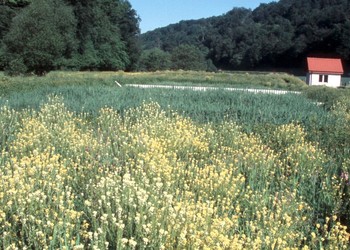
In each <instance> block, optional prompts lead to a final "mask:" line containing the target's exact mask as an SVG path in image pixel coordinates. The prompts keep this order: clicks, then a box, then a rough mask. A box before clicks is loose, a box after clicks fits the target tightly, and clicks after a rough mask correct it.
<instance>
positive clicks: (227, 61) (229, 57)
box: [141, 0, 350, 70]
mask: <svg viewBox="0 0 350 250" xmlns="http://www.w3.org/2000/svg"><path fill="white" fill-rule="evenodd" d="M141 40H142V46H143V50H144V53H143V56H144V57H146V59H144V60H145V61H147V57H148V60H150V57H151V55H152V56H154V54H158V55H159V57H160V58H162V57H164V53H170V54H171V53H172V52H173V51H176V50H178V48H179V46H184V45H188V46H191V51H192V52H194V51H197V52H198V51H200V52H201V53H202V57H201V59H202V61H201V64H202V65H207V67H208V68H207V69H208V70H210V69H213V68H214V67H216V68H220V69H230V70H232V69H257V68H259V69H264V68H265V69H272V68H281V67H283V68H299V69H300V68H303V67H304V66H305V57H306V56H326V57H335V56H336V57H341V58H342V59H343V61H344V62H345V64H348V63H349V62H350V1H348V0H318V1H314V0H280V1H278V2H272V3H269V4H261V5H260V6H259V7H258V8H256V9H255V10H250V9H245V8H234V9H232V10H231V11H229V12H228V13H226V14H225V15H222V16H217V17H211V18H205V19H200V20H191V21H181V22H179V23H177V24H173V25H169V26H167V27H164V28H159V29H156V30H154V31H150V32H147V33H145V34H142V35H141ZM187 49H189V48H187ZM153 61H154V62H158V61H157V60H156V59H153ZM157 67H164V64H161V63H159V64H158V65H154V64H153V65H152V68H151V69H152V70H154V69H156V68H157Z"/></svg>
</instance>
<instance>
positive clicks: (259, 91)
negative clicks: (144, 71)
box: [125, 84, 301, 95]
mask: <svg viewBox="0 0 350 250" xmlns="http://www.w3.org/2000/svg"><path fill="white" fill-rule="evenodd" d="M125 86H126V87H134V88H144V89H149V88H162V89H176V90H193V91H211V90H226V91H242V92H251V93H255V94H275V95H285V94H297V95H298V94H300V93H301V92H298V91H288V90H274V89H245V88H220V87H200V86H176V85H149V84H126V85H125Z"/></svg>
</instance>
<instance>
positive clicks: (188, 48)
mask: <svg viewBox="0 0 350 250" xmlns="http://www.w3.org/2000/svg"><path fill="white" fill-rule="evenodd" d="M171 65H172V69H175V70H179V69H182V70H206V67H207V65H206V61H205V58H204V55H203V54H202V52H201V51H200V50H199V49H198V48H196V47H195V46H193V45H186V44H184V45H180V46H178V47H176V48H174V50H173V51H172V52H171Z"/></svg>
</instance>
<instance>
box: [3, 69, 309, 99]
mask: <svg viewBox="0 0 350 250" xmlns="http://www.w3.org/2000/svg"><path fill="white" fill-rule="evenodd" d="M115 81H118V82H119V83H120V84H122V85H125V84H135V83H136V84H146V83H147V84H149V83H157V84H164V82H167V84H169V83H172V84H185V85H186V84H191V85H199V84H200V85H220V86H232V85H234V86H237V87H247V86H249V87H260V88H261V87H263V88H278V89H293V90H300V89H303V88H305V87H306V85H305V83H304V82H303V81H301V80H300V79H298V78H297V77H293V76H291V75H287V74H272V73H271V74H266V75H258V74H250V73H210V72H195V71H162V72H152V73H149V72H148V73H147V72H139V73H124V72H64V71H55V72H50V73H49V74H47V75H46V76H44V77H37V76H28V77H9V76H5V75H4V74H3V73H0V95H2V96H3V95H7V94H8V93H11V92H19V91H28V90H29V91H30V90H33V89H36V88H42V87H47V86H51V87H58V86H64V85H70V86H93V85H98V86H100V85H104V86H116V83H115Z"/></svg>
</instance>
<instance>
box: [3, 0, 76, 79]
mask: <svg viewBox="0 0 350 250" xmlns="http://www.w3.org/2000/svg"><path fill="white" fill-rule="evenodd" d="M74 30H75V19H74V16H73V12H72V9H71V8H70V7H69V6H67V5H65V4H64V3H63V2H62V1H60V0H49V1H42V0H38V1H34V2H33V3H32V4H30V5H29V6H28V7H27V8H25V9H23V11H22V12H21V13H20V14H18V15H17V16H16V17H15V18H14V19H13V22H12V24H11V28H10V31H9V32H8V33H7V34H6V36H5V38H4V45H5V51H4V54H5V60H6V62H7V65H6V70H7V71H8V72H9V73H10V74H16V73H26V72H28V71H29V72H35V74H38V75H43V74H45V73H46V72H48V71H50V70H52V69H53V68H54V67H55V63H56V61H58V60H59V59H61V58H62V57H65V56H66V57H69V56H70V55H71V53H72V51H74V47H73V46H74V42H75V40H74V37H73V35H74V33H73V32H74Z"/></svg>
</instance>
